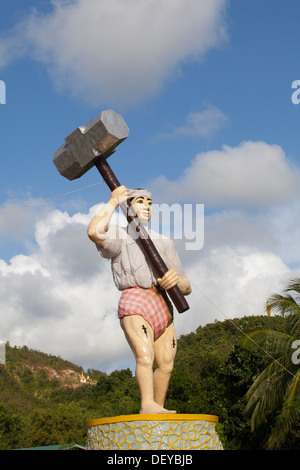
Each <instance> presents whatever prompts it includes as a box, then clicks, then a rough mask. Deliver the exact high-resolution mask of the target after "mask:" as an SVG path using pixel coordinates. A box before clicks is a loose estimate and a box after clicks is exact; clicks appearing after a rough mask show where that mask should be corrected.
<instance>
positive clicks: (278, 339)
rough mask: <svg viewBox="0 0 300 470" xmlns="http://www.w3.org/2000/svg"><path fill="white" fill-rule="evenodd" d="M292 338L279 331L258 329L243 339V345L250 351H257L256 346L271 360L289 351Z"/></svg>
mask: <svg viewBox="0 0 300 470" xmlns="http://www.w3.org/2000/svg"><path fill="white" fill-rule="evenodd" d="M294 340H295V338H294V337H292V336H290V335H288V334H286V333H282V332H280V331H274V330H259V331H254V332H253V333H250V334H248V335H247V336H246V338H245V339H244V341H243V346H244V347H245V348H246V349H247V350H248V351H250V352H252V353H255V352H256V351H257V346H258V347H259V348H260V349H261V350H262V351H264V352H265V354H267V355H268V356H269V357H270V359H271V360H273V359H274V358H276V357H278V356H283V355H284V354H287V353H289V352H290V351H291V345H292V343H293V341H294Z"/></svg>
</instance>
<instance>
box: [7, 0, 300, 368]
mask: <svg viewBox="0 0 300 470" xmlns="http://www.w3.org/2000/svg"><path fill="white" fill-rule="evenodd" d="M299 14H300V5H299V2H297V1H296V0H285V1H284V0H243V1H242V2H241V1H239V0H231V1H227V0H209V1H204V0H203V1H202V0H185V1H183V0H172V1H170V0H164V1H163V2H162V1H157V0H151V1H150V0H149V1H143V2H141V1H140V0H139V1H138V0H123V1H120V0H111V1H110V2H108V3H107V2H104V1H99V0H98V1H95V0H84V1H83V0H77V1H59V0H57V1H55V2H50V1H47V0H45V1H41V0H39V1H38V0H37V1H31V2H23V1H21V0H3V1H2V9H1V17H0V80H3V81H4V82H5V84H6V104H1V105H0V126H1V127H0V129H1V131H0V154H1V163H2V168H1V173H0V179H1V185H0V217H1V219H2V221H1V224H0V242H1V245H0V268H1V276H2V287H1V295H2V305H3V312H2V314H1V316H2V320H1V319H0V338H1V339H2V340H5V341H6V340H8V341H10V342H11V343H12V344H18V345H22V344H27V345H28V346H29V347H32V348H38V349H41V350H45V352H51V353H54V354H61V355H62V356H63V357H66V358H67V359H69V360H74V361H75V362H77V363H81V364H82V365H83V366H84V367H94V368H100V369H101V368H102V369H106V370H112V369H113V368H117V367H122V366H126V364H127V362H128V361H130V360H131V359H130V354H129V353H128V355H127V349H126V348H127V345H126V344H125V342H124V340H123V338H122V337H121V336H120V335H121V332H119V330H118V328H119V327H118V324H117V323H118V322H117V320H116V318H115V317H114V315H115V313H114V312H115V309H116V302H117V300H118V292H115V290H114V286H113V285H112V280H111V277H110V272H109V267H108V266H106V265H105V266H104V264H103V262H102V261H101V260H100V259H98V258H97V256H96V255H95V252H94V247H93V246H91V244H90V242H89V240H88V239H87V237H86V227H87V225H88V222H89V220H90V218H91V216H92V214H93V213H94V212H93V211H94V210H95V206H96V205H97V204H100V203H102V202H104V201H106V200H107V199H108V197H109V191H108V189H107V187H106V186H105V185H104V184H100V185H95V186H91V187H89V186H90V185H94V184H95V183H97V182H99V181H101V178H100V176H99V174H98V173H97V170H95V169H93V170H90V171H89V172H88V173H86V174H85V175H84V176H83V177H82V178H80V179H79V180H76V181H72V182H70V181H68V180H66V179H65V178H63V177H61V176H60V175H59V173H58V172H57V170H56V168H55V166H54V165H53V163H52V155H53V152H54V151H55V150H56V149H57V148H58V147H59V146H60V145H61V144H62V143H63V141H64V138H65V137H67V135H69V134H70V133H71V132H72V131H73V130H74V129H75V128H76V127H78V126H80V125H84V124H86V123H87V122H89V121H90V120H91V119H92V118H93V117H95V116H96V115H97V114H98V113H99V112H100V111H102V110H104V109H109V108H112V109H114V110H115V111H117V112H120V113H121V114H122V116H123V117H124V119H125V121H126V123H127V124H128V126H129V128H130V133H129V137H128V139H127V140H126V141H125V142H124V143H122V145H121V146H120V147H119V148H118V150H117V152H116V153H115V154H114V155H113V156H112V157H111V158H110V163H111V166H112V168H113V169H114V170H115V172H116V174H117V176H118V178H119V180H120V181H121V183H122V184H125V185H127V186H129V187H137V186H138V187H140V186H144V185H146V186H148V187H149V188H150V189H151V190H152V191H153V199H154V202H158V203H161V202H164V201H166V202H168V203H173V202H177V203H190V204H204V207H205V243H204V246H203V248H202V250H199V251H197V252H189V253H188V252H186V250H185V249H184V244H181V245H180V243H178V249H179V251H180V253H181V256H182V259H183V264H184V267H185V270H186V272H187V274H188V275H189V277H190V278H191V279H192V281H193V284H194V290H193V294H192V295H191V296H190V298H189V302H190V304H191V309H190V311H189V313H187V314H185V315H186V316H185V318H183V317H179V318H178V319H177V320H176V321H177V325H178V335H180V334H183V333H188V332H189V331H194V330H195V329H196V328H197V326H199V325H200V324H202V325H203V324H205V323H207V322H212V321H214V319H216V318H217V319H219V320H223V319H224V318H225V317H224V316H222V315H220V312H218V311H216V310H215V309H214V308H213V307H212V305H211V304H210V303H209V302H207V300H206V299H205V298H203V296H202V295H201V292H202V293H204V294H205V295H206V296H208V297H209V298H210V299H211V300H212V301H213V302H214V303H215V304H216V305H218V307H219V309H220V310H222V312H224V313H225V314H226V317H227V316H228V317H231V318H232V317H235V316H242V315H251V314H263V313H264V302H265V300H266V298H267V296H268V295H270V294H271V293H273V292H274V291H279V290H280V289H283V288H284V286H285V285H286V283H287V281H288V280H289V279H290V277H292V276H297V275H298V274H299V268H300V251H299V248H298V240H299V237H298V235H299V233H298V232H299V227H298V226H297V220H298V214H299V207H300V204H299V189H298V188H299V167H300V153H299V145H298V140H299V137H298V135H299V125H300V105H299V106H297V105H295V104H293V103H292V100H291V97H292V93H293V91H294V90H292V88H291V87H292V83H293V81H294V80H298V79H300V74H299V65H298V61H297V52H298V46H299V34H300V33H299V26H298V18H299ZM81 188H86V189H84V190H80V191H78V192H73V191H76V190H79V189H81ZM71 192H72V194H69V195H66V196H63V197H58V198H56V196H60V195H63V194H65V193H71ZM44 199H47V202H45V203H44V204H40V205H37V204H38V203H39V202H41V201H42V200H44ZM100 285H101V286H102V287H99V286H100ZM97 286H98V287H97ZM103 286H105V289H104V292H105V297H106V298H105V302H104V300H103V294H102V293H101V292H102V290H101V289H103ZM108 291H109V294H108V293H107V292H108ZM77 296H78V297H77ZM87 297H89V298H90V300H89V301H86V303H85V302H84V299H86V298H87ZM78 299H80V301H79V300H78ZM100 301H101V302H100ZM79 304H80V305H79ZM100 304H101V305H100ZM59 312H60V313H59ZM83 312H84V314H83ZM8 316H9V321H7V317H8ZM82 317H84V319H82ZM33 324H34V327H33V326H32V325H33ZM74 325H75V326H74ZM76 325H77V327H76ZM91 325H98V326H97V327H94V330H95V331H96V333H95V337H93V335H92V333H91ZM105 328H107V330H106V329H105ZM58 330H59V333H58ZM103 331H104V332H105V333H104V334H105V337H106V338H107V343H106V342H104V343H105V344H104V345H103V344H102V343H103V341H102V337H101V335H102V334H103ZM79 332H80V334H79ZM91 335H92V337H91ZM113 335H116V336H113ZM79 336H80V338H81V340H79ZM113 338H115V339H113ZM114 341H116V342H117V343H118V347H114V346H112V343H113V342H114ZM76 343H77V344H78V343H80V344H81V345H82V346H81V347H80V348H79V349H78V348H74V344H76ZM100 343H101V347H100V345H99V344H100ZM87 345H89V347H87ZM87 351H88V352H87ZM124 351H126V352H124ZM122 357H123V358H124V359H122V360H121V359H120V358H122ZM122 361H123V362H122Z"/></svg>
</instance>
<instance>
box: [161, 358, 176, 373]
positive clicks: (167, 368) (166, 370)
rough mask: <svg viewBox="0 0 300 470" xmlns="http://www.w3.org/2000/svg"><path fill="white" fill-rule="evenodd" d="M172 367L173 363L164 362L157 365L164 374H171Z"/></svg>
mask: <svg viewBox="0 0 300 470" xmlns="http://www.w3.org/2000/svg"><path fill="white" fill-rule="evenodd" d="M173 367H174V361H165V362H163V363H161V364H159V365H158V368H159V370H160V371H161V372H163V373H164V374H171V373H172V371H173Z"/></svg>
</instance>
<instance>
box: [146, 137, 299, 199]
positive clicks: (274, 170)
mask: <svg viewBox="0 0 300 470" xmlns="http://www.w3.org/2000/svg"><path fill="white" fill-rule="evenodd" d="M148 187H149V188H150V189H151V190H152V192H153V194H157V195H158V196H157V197H158V198H159V200H161V201H164V202H169V203H170V202H175V201H176V202H179V201H197V202H199V203H203V204H205V205H207V206H209V207H212V206H213V207H230V208H233V207H243V206H248V207H249V206H251V207H256V208H258V207H264V206H266V205H273V204H280V203H285V202H287V201H289V200H291V199H292V198H294V197H296V196H298V195H299V169H297V168H293V167H292V166H291V165H290V164H289V162H288V160H287V158H286V155H285V153H284V151H283V150H282V148H281V147H279V146H278V145H269V144H266V143H265V142H251V141H248V142H243V143H241V144H240V145H239V146H237V147H229V146H223V148H222V150H213V151H209V152H206V153H201V154H198V155H197V156H196V158H195V159H194V160H193V161H192V163H191V165H190V166H189V167H188V168H186V170H185V171H184V173H183V175H182V176H181V177H180V178H179V179H178V180H177V181H169V180H167V178H166V177H164V176H160V177H159V178H158V179H157V180H155V181H153V182H150V183H148Z"/></svg>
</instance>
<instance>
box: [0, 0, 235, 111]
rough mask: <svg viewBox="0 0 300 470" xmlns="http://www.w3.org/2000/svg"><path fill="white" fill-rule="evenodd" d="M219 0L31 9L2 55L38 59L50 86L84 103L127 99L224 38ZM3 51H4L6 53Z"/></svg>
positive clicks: (77, 1)
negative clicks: (50, 80)
mask: <svg viewBox="0 0 300 470" xmlns="http://www.w3.org/2000/svg"><path fill="white" fill-rule="evenodd" d="M226 4H227V1H226V0H202V1H201V2H199V1H198V0H185V1H182V0H164V1H163V2H161V1H160V0H147V1H140V0H110V1H109V2H105V1H99V0H74V1H68V2H63V1H61V0H56V1H55V2H53V7H54V9H53V11H52V12H51V13H50V14H41V13H39V12H36V11H35V12H34V13H32V14H30V15H29V16H28V17H27V18H26V19H25V20H23V21H22V22H21V24H18V25H16V27H15V28H14V29H13V30H12V31H11V32H10V34H7V35H6V38H4V39H2V41H1V42H0V66H1V64H2V66H3V65H4V64H5V63H7V62H8V60H9V57H10V58H12V57H14V56H16V57H20V56H22V55H24V54H27V55H28V56H29V57H32V58H34V59H37V60H39V61H42V62H44V63H45V64H46V65H47V68H48V70H49V71H50V73H51V75H52V77H53V80H54V81H55V83H56V85H57V86H58V87H60V88H62V89H63V90H70V91H72V92H73V93H74V94H75V95H79V96H81V98H83V99H85V100H88V101H90V102H92V103H93V104H94V105H95V106H97V105H99V102H101V103H106V104H108V103H109V104H111V103H114V104H118V105H122V104H123V105H128V104H130V105H134V104H136V103H138V102H139V101H140V100H144V99H146V98H148V97H149V96H152V95H153V94H154V93H156V92H157V91H158V90H159V89H160V88H161V86H162V85H163V84H164V82H165V80H166V79H168V78H169V77H170V75H171V74H172V73H178V72H179V69H180V66H181V64H182V63H183V62H184V61H186V60H190V59H192V60H195V59H196V60H198V59H199V58H201V57H202V56H203V55H204V54H205V52H207V50H209V49H210V48H211V47H215V46H218V45H219V44H220V43H221V41H223V42H224V39H225V38H226V31H225V20H224V11H225V6H226ZM8 51H10V54H8Z"/></svg>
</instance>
